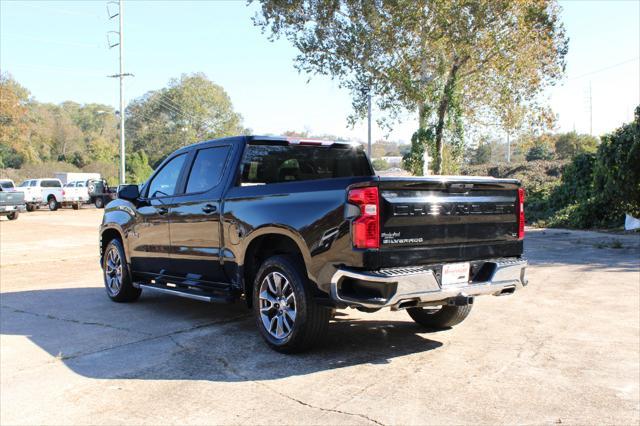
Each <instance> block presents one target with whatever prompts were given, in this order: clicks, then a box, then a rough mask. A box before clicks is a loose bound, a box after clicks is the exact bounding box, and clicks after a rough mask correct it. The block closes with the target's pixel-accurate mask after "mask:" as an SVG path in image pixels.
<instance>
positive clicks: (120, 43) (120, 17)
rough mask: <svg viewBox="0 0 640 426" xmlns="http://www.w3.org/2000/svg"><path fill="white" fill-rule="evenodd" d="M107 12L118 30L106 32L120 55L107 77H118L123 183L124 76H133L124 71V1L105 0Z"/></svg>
mask: <svg viewBox="0 0 640 426" xmlns="http://www.w3.org/2000/svg"><path fill="white" fill-rule="evenodd" d="M110 4H117V5H118V13H111V11H110V10H109V5H110ZM107 14H108V15H109V19H113V18H115V17H118V31H109V33H107V41H108V43H109V48H113V47H116V46H118V51H119V57H120V72H119V73H118V74H114V75H110V76H108V77H113V78H116V77H117V78H119V79H120V172H119V177H120V184H121V185H122V184H124V183H125V181H126V173H125V152H126V151H125V140H124V121H125V117H124V115H125V114H124V78H125V77H127V76H133V74H127V73H125V72H124V31H123V15H124V1H123V0H118V1H117V2H116V1H109V2H107ZM110 33H111V34H118V42H117V43H111V41H109V34H110Z"/></svg>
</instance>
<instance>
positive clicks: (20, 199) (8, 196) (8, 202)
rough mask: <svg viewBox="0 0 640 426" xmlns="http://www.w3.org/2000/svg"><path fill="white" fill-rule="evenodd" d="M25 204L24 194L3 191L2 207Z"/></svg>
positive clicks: (0, 196) (0, 204) (0, 201)
mask: <svg viewBox="0 0 640 426" xmlns="http://www.w3.org/2000/svg"><path fill="white" fill-rule="evenodd" d="M20 204H24V194H23V193H22V192H20V191H1V192H0V206H16V205H20Z"/></svg>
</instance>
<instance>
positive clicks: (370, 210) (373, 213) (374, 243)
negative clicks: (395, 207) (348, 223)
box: [348, 186, 380, 248]
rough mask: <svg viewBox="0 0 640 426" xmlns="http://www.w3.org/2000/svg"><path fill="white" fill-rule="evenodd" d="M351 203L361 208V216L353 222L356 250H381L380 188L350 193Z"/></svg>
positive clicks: (352, 231) (354, 190) (372, 187)
mask: <svg viewBox="0 0 640 426" xmlns="http://www.w3.org/2000/svg"><path fill="white" fill-rule="evenodd" d="M348 199H349V202H350V203H352V204H355V205H356V206H358V207H359V208H360V216H358V217H357V218H356V219H354V221H353V222H352V228H351V237H352V239H353V246H354V247H356V248H380V205H379V202H378V187H377V186H369V187H366V188H356V189H352V190H350V191H349V197H348Z"/></svg>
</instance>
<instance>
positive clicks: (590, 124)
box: [589, 80, 593, 136]
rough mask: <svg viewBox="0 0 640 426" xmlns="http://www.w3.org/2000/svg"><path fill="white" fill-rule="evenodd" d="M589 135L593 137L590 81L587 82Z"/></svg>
mask: <svg viewBox="0 0 640 426" xmlns="http://www.w3.org/2000/svg"><path fill="white" fill-rule="evenodd" d="M589 134H590V135H591V136H593V100H592V97H591V80H589Z"/></svg>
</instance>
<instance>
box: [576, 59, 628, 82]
mask: <svg viewBox="0 0 640 426" xmlns="http://www.w3.org/2000/svg"><path fill="white" fill-rule="evenodd" d="M638 59H640V56H636V57H635V58H633V59H627V60H626V61H623V62H619V63H617V64H613V65H609V66H607V67H604V68H600V69H597V70H594V71H589V72H587V73H584V74H582V75H579V76H577V77H571V78H568V79H567V80H577V79H579V78H583V77H587V76H589V75H592V74H597V73H599V72H602V71H607V70H610V69H612V68H617V67H619V66H622V65H625V64H628V63H630V62H635V61H637V60H638Z"/></svg>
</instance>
